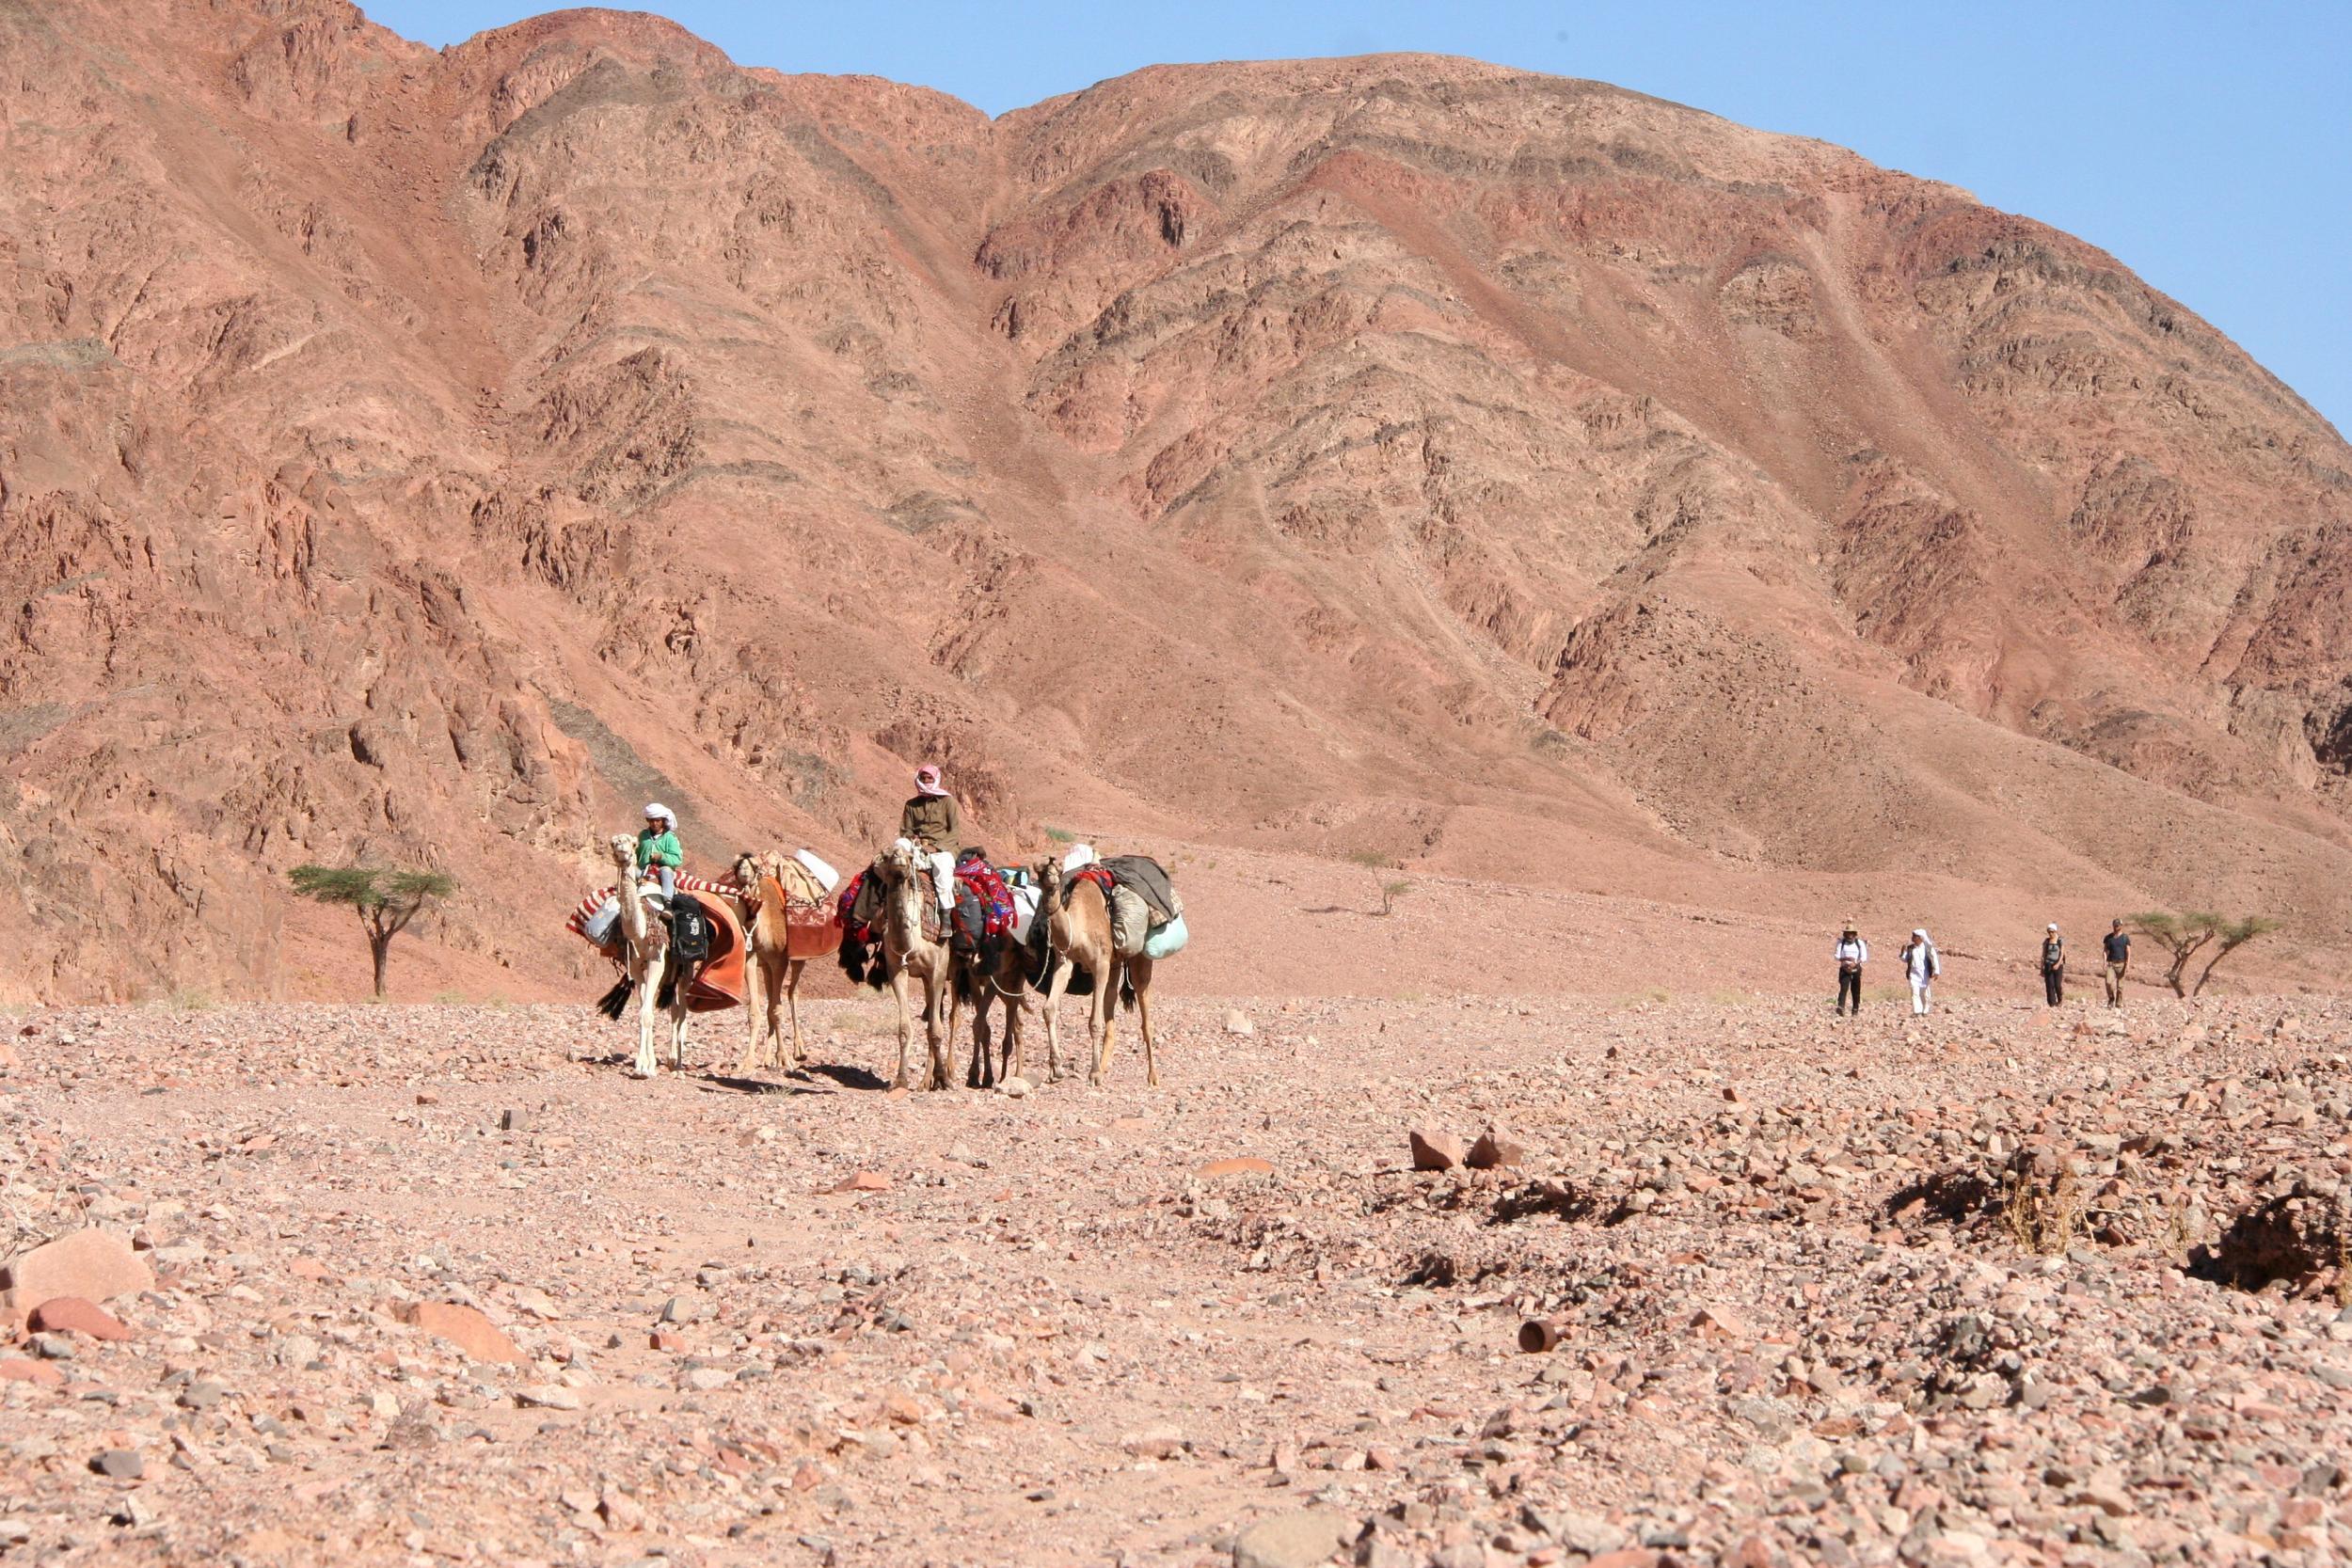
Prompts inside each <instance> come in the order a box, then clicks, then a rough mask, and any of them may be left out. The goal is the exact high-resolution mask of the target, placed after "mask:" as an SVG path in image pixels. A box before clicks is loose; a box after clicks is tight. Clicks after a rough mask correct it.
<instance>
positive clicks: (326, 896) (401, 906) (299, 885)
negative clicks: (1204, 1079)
mask: <svg viewBox="0 0 2352 1568" xmlns="http://www.w3.org/2000/svg"><path fill="white" fill-rule="evenodd" d="M287 876H288V878H289V879H291V880H292V881H293V882H294V891H295V892H296V893H298V894H300V895H302V896H303V897H305V898H315V899H317V900H318V901H319V902H320V903H322V904H342V905H346V906H348V907H349V908H351V909H353V910H355V911H358V915H359V924H360V925H361V927H364V928H365V929H366V931H367V933H368V956H369V957H370V958H373V959H374V960H375V994H376V995H377V996H379V997H380V996H382V995H383V994H384V970H385V965H386V962H387V960H388V959H389V958H390V956H391V950H392V939H393V938H394V937H396V936H398V935H400V933H401V932H403V931H405V930H406V929H407V928H408V923H409V922H410V921H412V920H414V919H416V918H417V916H418V915H420V914H421V913H422V912H423V911H424V909H425V906H426V905H428V904H431V903H434V902H436V901H437V900H439V899H443V898H447V897H448V896H449V895H451V894H453V893H454V892H456V891H457V879H456V878H454V877H452V876H450V875H449V874H448V873H447V872H442V871H394V870H390V869H389V868H387V867H385V866H380V865H297V866H295V867H294V870H292V871H291V872H289V873H287Z"/></svg>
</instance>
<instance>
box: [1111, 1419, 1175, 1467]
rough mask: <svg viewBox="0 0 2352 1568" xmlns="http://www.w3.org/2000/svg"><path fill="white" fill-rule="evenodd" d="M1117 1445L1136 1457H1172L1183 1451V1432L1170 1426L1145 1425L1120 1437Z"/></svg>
mask: <svg viewBox="0 0 2352 1568" xmlns="http://www.w3.org/2000/svg"><path fill="white" fill-rule="evenodd" d="M1119 1446H1120V1449H1122V1450H1123V1451H1124V1452H1126V1453H1128V1454H1130V1455H1132V1456H1133V1457H1135V1458H1136V1459H1172V1458H1174V1457H1175V1456H1176V1455H1178V1454H1180V1453H1182V1452H1184V1433H1181V1432H1179V1431H1177V1430H1176V1429H1175V1428H1174V1427H1172V1426H1154V1427H1146V1428H1144V1429H1143V1430H1142V1431H1141V1432H1131V1433H1128V1434H1127V1435H1126V1436H1124V1437H1122V1438H1120V1440H1119Z"/></svg>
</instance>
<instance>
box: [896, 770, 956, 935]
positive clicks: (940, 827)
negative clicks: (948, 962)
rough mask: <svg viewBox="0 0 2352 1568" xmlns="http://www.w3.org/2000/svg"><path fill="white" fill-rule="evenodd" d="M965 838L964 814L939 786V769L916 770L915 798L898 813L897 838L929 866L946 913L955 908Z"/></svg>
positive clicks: (944, 787)
mask: <svg viewBox="0 0 2352 1568" xmlns="http://www.w3.org/2000/svg"><path fill="white" fill-rule="evenodd" d="M962 834H963V814H962V813H961V812H959V811H958V810H957V809H956V798H955V797H954V796H952V795H950V794H948V793H947V787H946V785H945V784H941V783H940V782H939V765H938V764H937V763H935V762H927V763H925V764H924V765H923V766H922V767H920V768H916V769H915V770H914V795H913V796H912V797H910V798H909V799H908V800H907V803H906V805H905V806H904V807H903V808H901V809H900V811H899V813H898V836H899V837H900V838H903V839H905V840H907V841H908V842H909V843H911V844H913V845H914V847H916V848H918V849H920V850H922V851H923V858H924V859H925V860H926V861H928V862H930V868H931V891H932V892H933V893H934V894H936V895H938V898H939V907H940V908H941V909H943V910H952V909H954V908H955V907H956V849H957V847H958V846H959V843H960V841H961V838H962Z"/></svg>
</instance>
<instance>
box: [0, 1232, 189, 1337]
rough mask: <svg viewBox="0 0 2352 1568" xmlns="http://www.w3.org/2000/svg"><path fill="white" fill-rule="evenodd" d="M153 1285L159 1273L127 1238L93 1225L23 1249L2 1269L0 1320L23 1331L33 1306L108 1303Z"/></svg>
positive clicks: (0, 1272) (146, 1289) (12, 1327)
mask: <svg viewBox="0 0 2352 1568" xmlns="http://www.w3.org/2000/svg"><path fill="white" fill-rule="evenodd" d="M154 1285H155V1271H154V1270H153V1269H151V1268H149V1267H148V1266H147V1259H144V1258H142V1257H140V1256H139V1255H138V1254H137V1253H135V1252H133V1251H132V1250H131V1243H129V1242H127V1241H125V1240H123V1238H121V1237H120V1236H118V1235H116V1234H115V1233H114V1232H113V1231H111V1230H102V1229H100V1228H99V1227H96V1226H91V1227H87V1229H83V1230H72V1231H68V1232H67V1233H66V1234H65V1235H62V1236H60V1237H58V1238H57V1239H56V1240H55V1241H52V1242H44V1243H41V1244H40V1246H37V1247H35V1248H33V1249H32V1250H31V1251H29V1252H24V1253H20V1254H18V1255H17V1256H16V1257H14V1258H12V1259H9V1260H8V1266H7V1267H6V1268H0V1322H5V1323H7V1324H8V1327H9V1328H11V1329H19V1328H22V1327H23V1326H24V1322H25V1320H26V1319H28V1318H30V1317H31V1316H32V1312H33V1308H34V1307H39V1306H40V1304H41V1303H43V1302H45V1301H55V1300H56V1298H57V1297H59V1296H79V1297H80V1298H81V1299H82V1300H84V1301H90V1302H98V1301H110V1300H112V1299H113V1298H114V1297H116V1296H122V1295H132V1294H135V1293H136V1292H137V1291H148V1290H152V1289H153V1288H154Z"/></svg>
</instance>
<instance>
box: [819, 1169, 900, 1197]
mask: <svg viewBox="0 0 2352 1568" xmlns="http://www.w3.org/2000/svg"><path fill="white" fill-rule="evenodd" d="M825 1191H827V1192H829V1193H886V1192H888V1191H890V1178H888V1177H887V1176H884V1175H882V1172H880V1171H873V1170H862V1171H859V1172H858V1173H857V1174H856V1175H854V1176H850V1177H846V1178H844V1179H843V1180H839V1181H836V1182H834V1184H833V1185H832V1186H830V1187H827V1188H826V1189H825Z"/></svg>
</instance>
